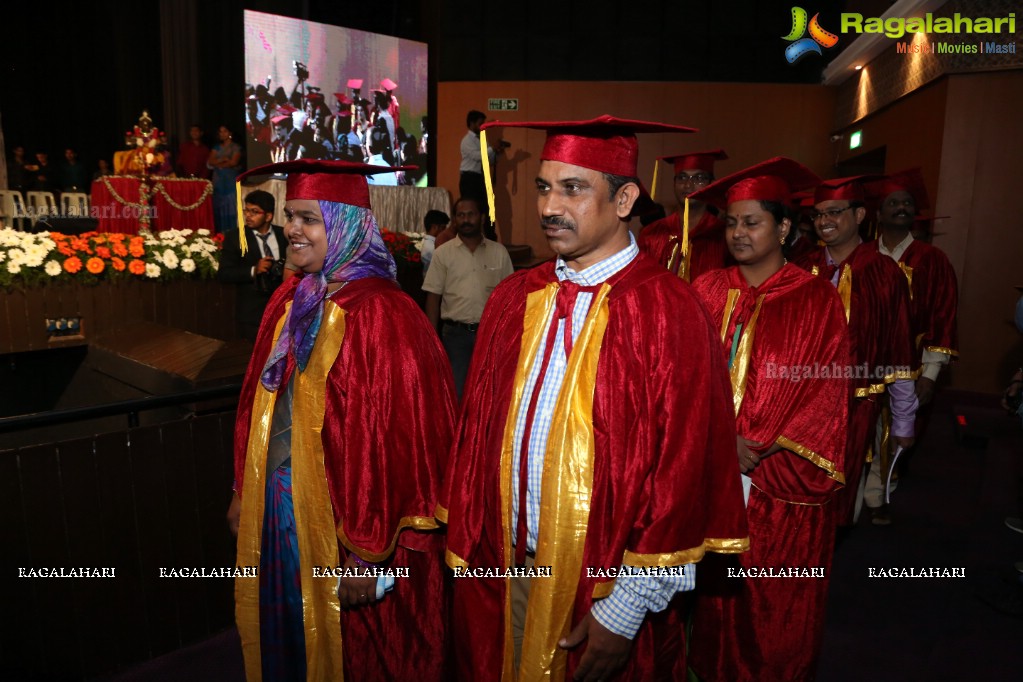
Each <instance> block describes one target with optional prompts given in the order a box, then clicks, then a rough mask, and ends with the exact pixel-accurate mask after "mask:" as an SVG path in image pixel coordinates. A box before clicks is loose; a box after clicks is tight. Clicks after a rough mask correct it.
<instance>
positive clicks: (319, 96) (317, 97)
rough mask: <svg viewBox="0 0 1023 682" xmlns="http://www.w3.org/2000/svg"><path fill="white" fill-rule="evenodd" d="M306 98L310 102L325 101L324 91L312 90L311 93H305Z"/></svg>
mask: <svg viewBox="0 0 1023 682" xmlns="http://www.w3.org/2000/svg"><path fill="white" fill-rule="evenodd" d="M305 98H306V99H307V100H309V101H310V102H322V101H323V93H322V92H310V93H308V94H306V95H305Z"/></svg>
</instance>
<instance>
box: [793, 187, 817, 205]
mask: <svg viewBox="0 0 1023 682" xmlns="http://www.w3.org/2000/svg"><path fill="white" fill-rule="evenodd" d="M792 203H793V204H795V205H796V206H798V207H799V208H813V205H814V200H813V192H811V191H810V190H808V189H804V190H801V191H799V192H793V193H792Z"/></svg>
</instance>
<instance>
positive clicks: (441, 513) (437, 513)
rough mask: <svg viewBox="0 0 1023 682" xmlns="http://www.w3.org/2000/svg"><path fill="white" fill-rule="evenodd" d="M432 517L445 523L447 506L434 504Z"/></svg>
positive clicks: (446, 520)
mask: <svg viewBox="0 0 1023 682" xmlns="http://www.w3.org/2000/svg"><path fill="white" fill-rule="evenodd" d="M433 517H434V518H435V519H437V520H438V521H440V522H441V523H447V522H448V510H447V508H446V507H442V506H441V505H439V504H438V505H436V506H435V507H434V508H433Z"/></svg>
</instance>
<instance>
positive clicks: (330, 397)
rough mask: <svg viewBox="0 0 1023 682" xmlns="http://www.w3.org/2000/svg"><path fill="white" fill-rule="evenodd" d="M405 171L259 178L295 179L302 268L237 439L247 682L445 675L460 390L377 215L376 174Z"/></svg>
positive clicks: (254, 379)
mask: <svg viewBox="0 0 1023 682" xmlns="http://www.w3.org/2000/svg"><path fill="white" fill-rule="evenodd" d="M393 170H394V169H393V168H374V167H372V166H365V165H364V164H356V163H348V162H345V161H312V160H309V161H292V162H288V163H282V164H276V165H272V166H265V167H262V168H258V169H254V170H252V171H249V173H250V174H269V173H275V172H286V173H288V193H287V204H286V207H285V213H286V215H287V217H288V223H287V226H286V227H285V233H286V235H287V237H288V241H289V244H290V246H289V249H288V250H289V260H290V261H291V262H292V263H293V264H294V265H295V266H296V267H297V268H298V269H299V270H300V271H301V272H303V273H304V275H303V276H301V277H293V278H290V279H289V280H287V281H286V282H284V284H282V285H281V286H280V287H279V288H278V289H277V291H276V292H275V293H274V296H273V297H272V298H271V299H270V302H269V303H268V305H267V309H266V312H265V313H264V316H263V323H262V325H261V327H260V331H259V334H258V336H257V339H256V345H255V349H254V350H253V354H252V360H251V362H250V364H249V370H248V373H247V374H246V377H245V383H244V385H243V388H242V394H241V399H240V402H239V407H238V417H237V424H236V428H235V482H236V491H237V493H238V495H237V496H236V498H235V500H236V503H238V502H240V503H239V504H233V505H232V508H233V509H236V511H237V509H238V508H240V523H239V530H238V565H240V566H252V565H258V566H259V577H258V579H255V578H246V577H242V578H238V579H237V581H236V583H235V601H236V605H235V611H236V620H237V624H238V632H239V634H240V635H241V640H242V650H243V653H244V657H245V671H246V677H247V678H248V679H249V680H250V682H252V681H253V680H260V679H263V680H275V681H277V680H332V681H333V680H343V679H350V680H411V679H415V680H418V681H419V682H427V681H433V682H441V681H442V680H445V679H447V670H446V667H445V666H446V661H445V654H446V638H445V626H446V622H445V621H446V595H445V590H444V575H443V564H442V558H441V557H442V553H443V536H442V535H440V534H439V533H438V532H431V531H432V530H434V529H436V528H437V523H436V521H435V520H434V518H433V514H434V511H435V510H434V506H435V504H436V495H437V493H438V491H439V484H440V481H441V478H442V474H443V471H442V468H441V467H442V463H443V457H444V456H445V455H446V454H447V449H448V447H449V446H450V443H451V433H452V425H453V423H454V415H453V412H454V409H453V408H454V401H453V382H452V378H451V370H450V367H449V365H448V363H447V359H446V358H445V356H444V351H443V350H442V348H441V346H440V341H439V340H438V338H437V335H436V333H434V331H433V330H432V329H430V326H429V323H428V322H427V320H426V317H425V316H424V315H423V314H422V312H421V311H420V310H419V309H418V308H417V307H416V304H415V303H414V302H413V301H412V299H410V298H409V297H408V296H407V295H406V294H404V293H402V292H401V290H400V288H399V287H398V284H397V282H396V281H395V279H394V277H395V265H394V260H393V259H392V258H391V255H390V254H389V253H388V251H387V248H386V246H385V244H384V242H383V239H382V238H381V236H380V232H379V230H378V229H377V225H376V221H375V219H374V218H373V214H372V212H371V211H370V209H369V206H370V204H369V190H368V187H367V184H366V179H365V177H364V176H365V174H368V173H374V172H383V171H387V172H393ZM242 243H245V241H244V239H243V240H242ZM324 569H326V571H325V570H324ZM336 569H340V570H336ZM395 569H402V571H407V576H403V575H402V574H401V573H400V572H397V571H396V570H395ZM367 572H368V573H369V575H352V574H353V573H361V574H365V573H367ZM380 573H383V574H385V575H377V574H380ZM387 573H396V574H397V575H386V574H387ZM338 574H340V575H338ZM389 578H393V580H389Z"/></svg>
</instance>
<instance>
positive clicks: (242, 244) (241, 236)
mask: <svg viewBox="0 0 1023 682" xmlns="http://www.w3.org/2000/svg"><path fill="white" fill-rule="evenodd" d="M234 194H235V204H236V206H237V207H238V208H237V211H238V248H240V249H241V250H242V255H243V256H244V255H245V252H246V251H248V250H249V243H248V240H247V239H246V238H245V211H244V210H242V183H241V181H240V180H236V181H235V183H234Z"/></svg>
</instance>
